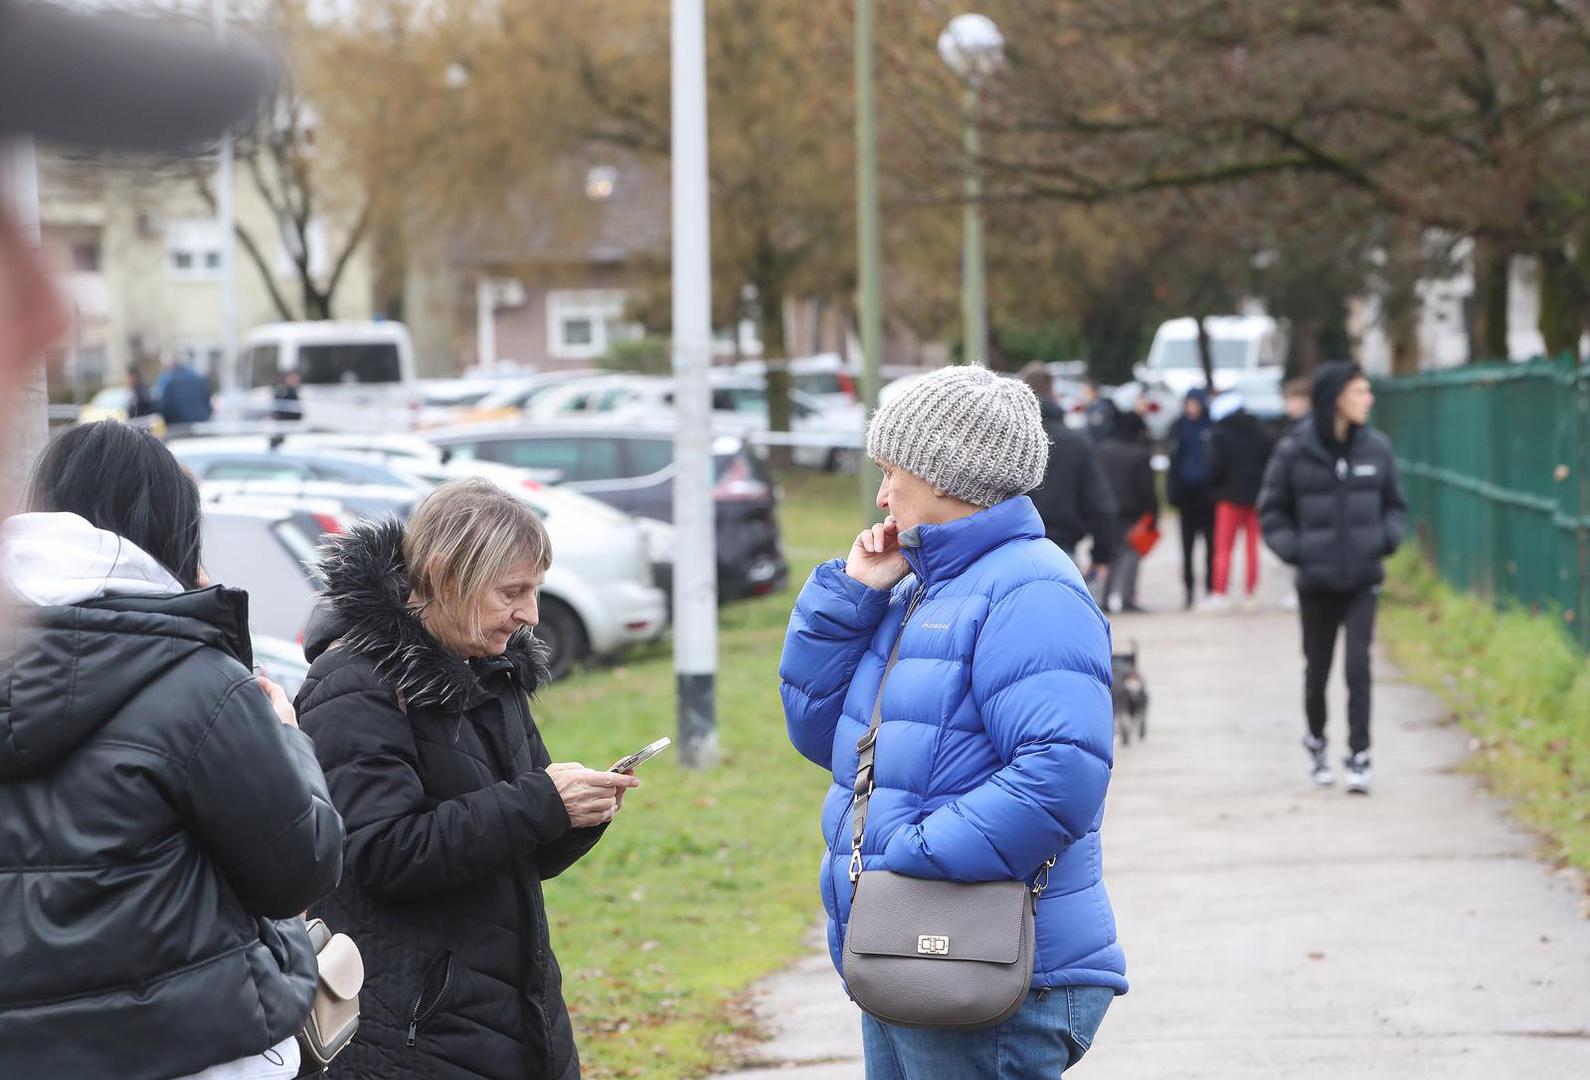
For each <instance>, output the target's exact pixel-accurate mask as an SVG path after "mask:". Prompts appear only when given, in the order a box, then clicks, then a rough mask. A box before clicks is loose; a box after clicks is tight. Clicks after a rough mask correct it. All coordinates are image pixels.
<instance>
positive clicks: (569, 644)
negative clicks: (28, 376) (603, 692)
mask: <svg viewBox="0 0 1590 1080" xmlns="http://www.w3.org/2000/svg"><path fill="white" fill-rule="evenodd" d="M397 438H399V439H402V438H404V437H401V436H399V437H397ZM335 441H336V437H325V438H321V437H319V436H312V435H304V436H301V437H300V436H296V435H290V436H285V437H283V436H280V435H276V436H265V435H256V436H249V437H240V438H227V439H195V440H183V441H182V442H181V443H179V444H176V445H174V447H173V451H174V452H175V453H176V454H177V457H178V460H181V461H183V462H184V463H185V464H188V463H190V462H196V463H199V468H200V469H203V470H206V471H207V473H209V474H213V473H214V472H216V471H217V468H218V466H224V465H226V464H228V463H240V464H243V465H246V466H247V467H248V468H252V469H255V470H257V471H259V472H262V473H263V472H265V471H267V469H268V468H269V467H271V466H280V467H282V468H295V469H296V468H306V467H307V468H310V469H312V470H314V471H316V472H323V473H326V474H333V475H339V476H342V477H344V478H345V479H349V478H351V477H352V476H355V475H362V476H363V477H365V478H366V479H367V480H368V481H369V482H370V484H371V485H372V486H371V487H370V488H368V489H357V488H356V489H355V491H354V492H353V493H351V494H349V493H347V492H345V491H344V490H343V487H342V484H341V483H340V482H339V483H338V484H336V485H319V487H320V489H321V490H330V491H331V492H333V493H335V494H336V495H337V496H338V498H339V500H340V501H342V502H343V503H344V504H345V505H348V506H349V507H350V509H354V510H355V512H356V513H358V514H359V516H364V517H369V516H378V515H377V514H366V513H364V512H363V510H364V509H376V510H380V509H381V508H380V506H379V502H378V500H379V498H380V495H379V493H382V492H386V491H388V490H390V488H391V486H392V485H396V484H406V485H409V486H410V491H409V495H408V501H409V502H410V503H412V502H414V501H417V500H418V498H420V497H423V495H424V493H425V492H427V491H429V490H430V489H431V488H432V487H434V486H435V485H436V484H438V483H441V482H443V481H445V480H450V479H454V478H455V477H458V476H472V475H480V474H481V473H483V472H484V473H488V474H489V475H488V476H487V478H488V479H491V480H493V481H494V482H496V483H497V484H498V486H500V487H502V488H503V489H504V490H506V491H508V492H509V493H510V494H512V495H515V496H517V497H518V498H520V499H523V500H524V501H526V502H527V503H529V504H530V505H531V506H532V507H533V508H534V509H535V510H536V512H537V513H538V514H540V515H541V517H542V519H543V520H544V521H545V522H546V526H547V532H548V534H549V536H550V537H551V539H552V546H553V551H554V552H555V559H554V561H553V565H552V567H551V569H550V570H548V572H547V578H546V581H545V583H544V584H543V586H542V590H541V600H542V603H541V625H540V627H539V628H538V629H537V634H536V636H537V637H539V638H540V639H541V640H542V642H543V643H544V644H545V645H546V646H547V648H548V653H549V655H548V667H549V669H550V670H551V671H552V674H553V677H554V678H558V677H561V676H562V675H564V674H565V673H566V672H567V671H568V670H569V669H570V667H572V666H573V665H574V664H575V663H577V662H578V661H580V660H582V659H584V658H585V657H587V656H590V655H596V656H602V657H606V656H612V655H615V654H617V653H619V652H621V651H622V650H623V649H624V648H626V647H627V646H629V645H632V644H636V643H639V642H645V641H653V640H655V639H656V638H658V637H660V636H661V635H662V634H663V633H664V632H665V631H666V630H667V627H668V605H667V598H666V596H665V595H664V593H663V591H662V590H661V589H659V588H657V587H656V581H655V578H656V575H657V571H656V570H654V566H655V565H656V564H657V563H659V561H661V560H659V558H658V556H657V551H656V548H657V543H658V541H657V537H656V535H655V532H654V530H652V529H649V528H647V527H645V526H642V525H641V524H640V523H639V522H637V521H635V520H634V519H632V518H631V517H629V516H628V515H627V514H623V513H620V512H619V511H617V510H614V509H613V508H612V507H610V506H608V505H606V504H604V503H602V502H599V501H597V500H595V499H591V498H587V497H585V496H583V495H580V494H579V493H578V492H575V491H564V490H559V489H554V488H549V487H547V486H546V485H545V484H542V483H540V482H539V481H535V480H530V479H527V478H526V474H525V473H524V472H523V471H521V470H518V469H513V468H509V467H507V466H501V465H493V464H491V463H488V462H473V461H468V460H460V461H458V462H456V463H452V462H447V461H445V460H444V455H443V454H442V452H441V451H439V450H438V449H437V448H436V447H435V446H432V445H431V444H430V443H426V442H423V441H421V440H416V441H419V444H420V445H421V446H422V447H424V448H425V450H426V451H427V452H428V453H427V455H425V456H423V457H422V456H419V455H393V456H392V457H391V458H390V459H389V460H388V461H386V462H380V461H379V460H378V459H377V457H376V455H374V454H372V453H371V452H370V451H360V450H357V449H342V448H338V447H336V446H334V445H332V444H333V443H334V442H335ZM189 444H192V445H191V446H190V445H189ZM274 444H280V445H283V446H291V447H295V448H302V449H303V450H304V451H306V452H299V450H297V449H293V450H288V449H276V450H272V449H270V447H271V446H272V445H274ZM389 445H396V446H399V447H404V448H407V447H408V443H406V442H399V443H395V444H389ZM190 467H193V466H192V465H190ZM196 471H198V470H196ZM223 472H224V470H223ZM201 478H202V477H201ZM232 483H233V482H232V481H228V480H225V479H223V480H222V481H220V482H219V485H218V484H217V483H215V482H213V481H208V480H206V482H205V486H206V489H207V490H212V491H214V490H217V489H219V490H230V488H229V487H228V485H229V484H232ZM236 483H237V488H238V490H240V491H241V492H243V493H247V494H249V495H251V496H252V497H256V498H257V497H258V495H259V493H260V492H261V491H262V490H263V491H266V492H269V493H270V494H274V495H276V496H278V497H280V498H284V499H291V498H293V497H294V496H293V494H292V492H291V491H290V490H278V491H272V490H271V489H270V488H269V487H268V486H267V485H268V484H269V483H271V482H269V481H259V480H253V481H240V482H236ZM280 483H281V484H282V485H283V486H284V487H285V486H287V485H288V484H290V483H293V482H286V481H283V482H280ZM297 483H299V486H301V487H303V488H305V489H308V488H310V487H315V486H317V485H313V484H309V483H303V482H297ZM361 491H369V492H371V493H373V494H371V495H370V496H368V497H362V496H361V494H360V492H361ZM382 512H385V511H382ZM401 516H406V509H405V512H404V513H403V514H402V515H401ZM664 569H665V572H671V566H669V567H666V568H664Z"/></svg>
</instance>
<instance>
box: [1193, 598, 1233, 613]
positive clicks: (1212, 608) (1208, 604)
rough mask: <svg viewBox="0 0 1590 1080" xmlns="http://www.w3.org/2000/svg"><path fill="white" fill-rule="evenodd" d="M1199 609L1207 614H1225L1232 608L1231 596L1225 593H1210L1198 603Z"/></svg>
mask: <svg viewBox="0 0 1590 1080" xmlns="http://www.w3.org/2000/svg"><path fill="white" fill-rule="evenodd" d="M1198 610H1199V611H1201V612H1203V613H1204V614H1206V615H1224V614H1226V613H1227V612H1229V611H1230V610H1231V597H1229V596H1227V595H1226V594H1225V593H1210V594H1209V595H1208V596H1206V597H1204V601H1203V603H1201V604H1199V605H1198Z"/></svg>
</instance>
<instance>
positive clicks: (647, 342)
mask: <svg viewBox="0 0 1590 1080" xmlns="http://www.w3.org/2000/svg"><path fill="white" fill-rule="evenodd" d="M600 363H601V365H602V367H604V368H607V369H608V370H609V371H628V372H633V373H635V374H638V375H670V374H672V373H673V355H672V353H671V352H670V351H669V349H668V343H667V342H666V341H664V340H662V339H661V338H639V339H637V340H635V341H615V342H613V344H612V345H611V346H609V347H608V350H607V355H606V356H604V357H602V359H601V361H600Z"/></svg>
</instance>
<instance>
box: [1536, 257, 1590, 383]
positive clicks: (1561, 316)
mask: <svg viewBox="0 0 1590 1080" xmlns="http://www.w3.org/2000/svg"><path fill="white" fill-rule="evenodd" d="M1539 258H1540V336H1541V337H1542V338H1544V339H1545V341H1546V354H1547V355H1548V356H1562V355H1564V354H1567V353H1572V354H1574V355H1576V356H1577V355H1578V352H1579V338H1580V335H1582V334H1583V333H1584V329H1585V305H1586V300H1587V297H1586V296H1585V291H1584V288H1583V286H1582V283H1581V282H1580V280H1579V275H1578V272H1577V270H1576V269H1575V268H1574V265H1573V262H1572V261H1571V260H1570V259H1569V257H1568V254H1567V252H1565V251H1563V249H1562V248H1560V247H1552V248H1547V249H1545V250H1543V251H1541V252H1540V255H1539Z"/></svg>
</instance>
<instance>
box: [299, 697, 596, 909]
mask: <svg viewBox="0 0 1590 1080" xmlns="http://www.w3.org/2000/svg"><path fill="white" fill-rule="evenodd" d="M350 674H351V673H350V672H348V671H342V672H337V673H335V674H334V675H333V676H332V677H333V678H343V677H345V676H348V675H350ZM346 682H347V684H348V685H346V686H344V687H339V688H337V692H331V693H328V692H325V690H326V687H325V685H324V684H321V685H319V686H316V687H315V688H314V691H311V692H308V693H306V694H304V695H303V696H302V697H301V700H302V701H303V702H304V706H305V708H304V712H303V716H302V718H301V720H300V722H301V723H302V724H303V726H304V730H305V731H307V732H308V733H309V734H310V735H311V736H312V737H313V738H314V741H315V753H316V754H317V755H318V756H319V758H320V764H321V766H322V767H323V768H324V769H325V770H326V781H327V783H328V785H329V787H330V789H331V797H332V800H333V802H335V803H336V806H337V809H338V810H340V811H342V817H343V821H344V822H345V823H346V825H347V831H348V843H347V853H346V856H345V857H346V861H347V868H348V873H349V874H350V875H351V876H352V877H353V878H354V880H356V881H358V882H359V884H360V885H362V886H364V887H365V888H366V889H368V890H369V891H370V892H371V893H372V894H375V895H377V896H387V897H392V898H398V899H402V898H413V897H418V896H425V895H429V894H433V893H437V892H444V891H447V890H450V889H456V888H459V887H462V886H465V885H470V884H473V883H474V882H476V881H479V880H481V879H482V878H485V877H487V876H488V875H490V874H493V873H496V872H497V871H499V870H501V869H502V868H503V867H505V866H507V865H508V864H509V863H510V862H511V861H512V859H513V856H514V853H515V852H518V853H520V854H533V853H534V849H535V848H537V847H538V846H540V845H543V844H551V843H553V842H554V841H556V840H558V839H560V838H561V837H563V836H564V835H565V834H566V833H568V831H569V828H570V823H569V815H568V812H567V811H566V810H564V808H563V800H562V799H561V798H560V797H559V796H558V791H557V788H556V787H555V786H554V785H553V783H552V779H551V777H549V776H547V774H546V773H545V772H543V771H541V770H539V769H535V770H531V771H528V772H526V773H524V774H522V775H520V776H518V777H515V778H514V779H513V780H511V781H499V782H497V783H494V784H491V785H490V786H488V787H484V788H481V789H480V790H479V791H471V792H469V793H468V794H465V795H460V796H457V797H455V798H451V799H444V800H442V801H441V802H437V801H436V800H435V799H434V798H432V797H430V796H428V795H427V794H426V793H425V789H424V786H423V785H422V784H421V782H420V777H419V771H418V770H419V751H418V749H417V748H416V746H415V742H414V733H413V728H411V727H410V725H409V719H408V717H407V716H405V715H404V714H403V711H402V709H400V708H399V707H398V703H397V698H396V697H394V696H393V694H392V692H391V690H390V689H389V688H387V687H385V686H383V685H379V684H376V683H373V682H370V681H366V680H355V679H351V678H347V679H346ZM306 689H307V688H306Z"/></svg>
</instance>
